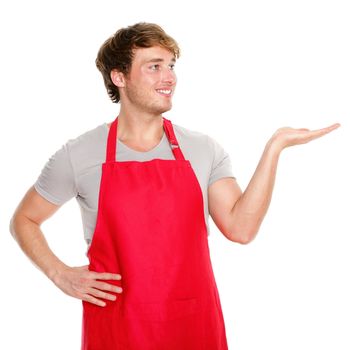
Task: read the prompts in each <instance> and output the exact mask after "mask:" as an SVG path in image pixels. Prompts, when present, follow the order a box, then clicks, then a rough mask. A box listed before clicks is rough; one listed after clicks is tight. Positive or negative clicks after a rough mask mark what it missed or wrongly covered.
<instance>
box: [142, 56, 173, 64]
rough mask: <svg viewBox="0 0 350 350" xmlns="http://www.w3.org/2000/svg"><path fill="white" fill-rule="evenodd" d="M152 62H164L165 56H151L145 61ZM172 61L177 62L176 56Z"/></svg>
mask: <svg viewBox="0 0 350 350" xmlns="http://www.w3.org/2000/svg"><path fill="white" fill-rule="evenodd" d="M151 62H164V59H163V58H151V59H150V60H147V61H146V62H145V63H151ZM171 62H176V59H175V57H173V58H172V59H171Z"/></svg>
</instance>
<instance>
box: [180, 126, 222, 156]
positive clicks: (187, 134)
mask: <svg viewBox="0 0 350 350" xmlns="http://www.w3.org/2000/svg"><path fill="white" fill-rule="evenodd" d="M173 127H174V132H175V135H176V137H177V139H178V141H179V143H180V144H181V145H182V146H183V147H184V148H191V149H195V150H200V151H201V153H203V154H205V155H206V157H208V156H209V157H214V155H215V153H216V152H217V149H218V148H220V145H219V144H218V142H217V141H216V140H215V139H214V138H212V137H211V136H210V135H208V134H206V133H204V132H200V131H197V130H192V129H189V128H186V127H183V126H180V125H178V124H174V123H173Z"/></svg>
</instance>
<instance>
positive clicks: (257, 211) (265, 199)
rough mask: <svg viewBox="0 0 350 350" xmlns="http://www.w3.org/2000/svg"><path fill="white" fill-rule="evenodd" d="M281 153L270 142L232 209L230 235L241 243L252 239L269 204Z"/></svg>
mask: <svg viewBox="0 0 350 350" xmlns="http://www.w3.org/2000/svg"><path fill="white" fill-rule="evenodd" d="M280 153H281V151H280V149H279V148H278V147H277V146H275V145H274V143H273V142H272V141H271V140H270V141H269V142H268V143H267V144H266V146H265V149H264V152H263V154H262V156H261V158H260V161H259V163H258V166H257V168H256V170H255V172H254V174H253V176H252V178H251V180H250V182H249V184H248V186H247V188H246V190H245V191H244V192H243V193H242V195H241V197H240V198H239V199H238V201H237V202H236V204H235V205H234V207H233V208H232V212H231V217H232V226H233V228H232V234H233V235H236V236H238V237H239V238H238V240H239V241H241V242H242V243H248V242H250V241H251V240H252V239H254V237H255V235H256V234H257V232H258V230H259V227H260V225H261V223H262V221H263V219H264V217H265V214H266V212H267V210H268V207H269V205H270V202H271V197H272V191H273V188H274V184H275V178H276V172H277V164H278V159H279V155H280Z"/></svg>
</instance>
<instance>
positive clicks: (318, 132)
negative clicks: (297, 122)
mask: <svg viewBox="0 0 350 350" xmlns="http://www.w3.org/2000/svg"><path fill="white" fill-rule="evenodd" d="M339 126H340V124H338V123H337V124H333V125H331V126H328V127H326V128H322V129H317V130H311V131H309V133H308V138H309V140H313V139H316V138H318V137H321V136H323V135H326V134H328V133H330V132H331V131H333V130H335V129H337V128H338V127H339Z"/></svg>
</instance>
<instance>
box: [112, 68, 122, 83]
mask: <svg viewBox="0 0 350 350" xmlns="http://www.w3.org/2000/svg"><path fill="white" fill-rule="evenodd" d="M111 80H112V82H113V84H114V85H115V86H117V87H124V86H125V79H124V74H123V73H122V72H119V71H117V70H116V69H113V70H112V71H111Z"/></svg>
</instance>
